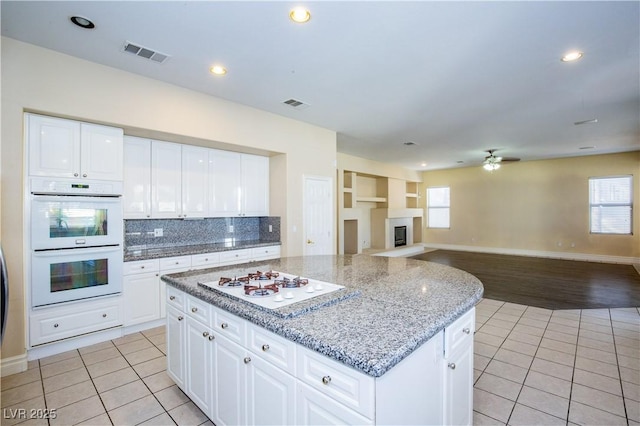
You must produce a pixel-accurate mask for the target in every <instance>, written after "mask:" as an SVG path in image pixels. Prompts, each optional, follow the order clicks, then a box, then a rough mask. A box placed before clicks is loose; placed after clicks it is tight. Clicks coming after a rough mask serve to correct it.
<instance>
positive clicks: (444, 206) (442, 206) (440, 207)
mask: <svg viewBox="0 0 640 426" xmlns="http://www.w3.org/2000/svg"><path fill="white" fill-rule="evenodd" d="M437 189H446V190H447V192H448V194H447V195H448V196H447V197H446V198H447V203H436V204H433V203H432V200H431V198H432V197H431V196H430V195H429V192H430V190H437ZM426 196H427V228H430V229H451V187H449V186H431V187H428V188H427V189H426ZM444 210H446V212H447V224H446V226H444V225H441V224H435V225H434V224H433V223H432V219H431V216H432V212H435V211H441V212H442V211H444ZM434 216H435V215H434Z"/></svg>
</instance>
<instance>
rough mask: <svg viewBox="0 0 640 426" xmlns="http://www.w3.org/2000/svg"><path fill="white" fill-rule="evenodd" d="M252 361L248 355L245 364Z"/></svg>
mask: <svg viewBox="0 0 640 426" xmlns="http://www.w3.org/2000/svg"><path fill="white" fill-rule="evenodd" d="M250 362H251V358H249V357H248V356H246V357H244V363H245V364H249V363H250Z"/></svg>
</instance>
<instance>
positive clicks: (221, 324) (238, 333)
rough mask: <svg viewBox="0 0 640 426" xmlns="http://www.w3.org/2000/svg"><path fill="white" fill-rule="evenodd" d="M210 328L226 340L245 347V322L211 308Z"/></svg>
mask: <svg viewBox="0 0 640 426" xmlns="http://www.w3.org/2000/svg"><path fill="white" fill-rule="evenodd" d="M212 310H213V312H212V322H211V324H212V328H213V330H214V331H215V332H217V333H219V334H220V335H222V336H225V337H226V338H227V339H229V340H231V341H233V342H235V343H238V344H240V345H243V346H245V328H246V321H245V320H243V319H242V318H240V317H237V316H235V315H233V314H230V313H228V312H226V311H223V310H221V309H217V308H213V307H212Z"/></svg>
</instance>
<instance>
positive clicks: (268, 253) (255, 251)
mask: <svg viewBox="0 0 640 426" xmlns="http://www.w3.org/2000/svg"><path fill="white" fill-rule="evenodd" d="M279 257H280V246H268V247H254V248H252V249H251V259H253V260H266V259H277V258H279Z"/></svg>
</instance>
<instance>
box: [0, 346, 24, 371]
mask: <svg viewBox="0 0 640 426" xmlns="http://www.w3.org/2000/svg"><path fill="white" fill-rule="evenodd" d="M27 368H28V360H27V354H26V352H25V353H23V354H22V355H17V356H12V357H9V358H3V359H2V360H1V361H0V377H4V376H10V375H12V374H17V373H22V372H23V371H27Z"/></svg>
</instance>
